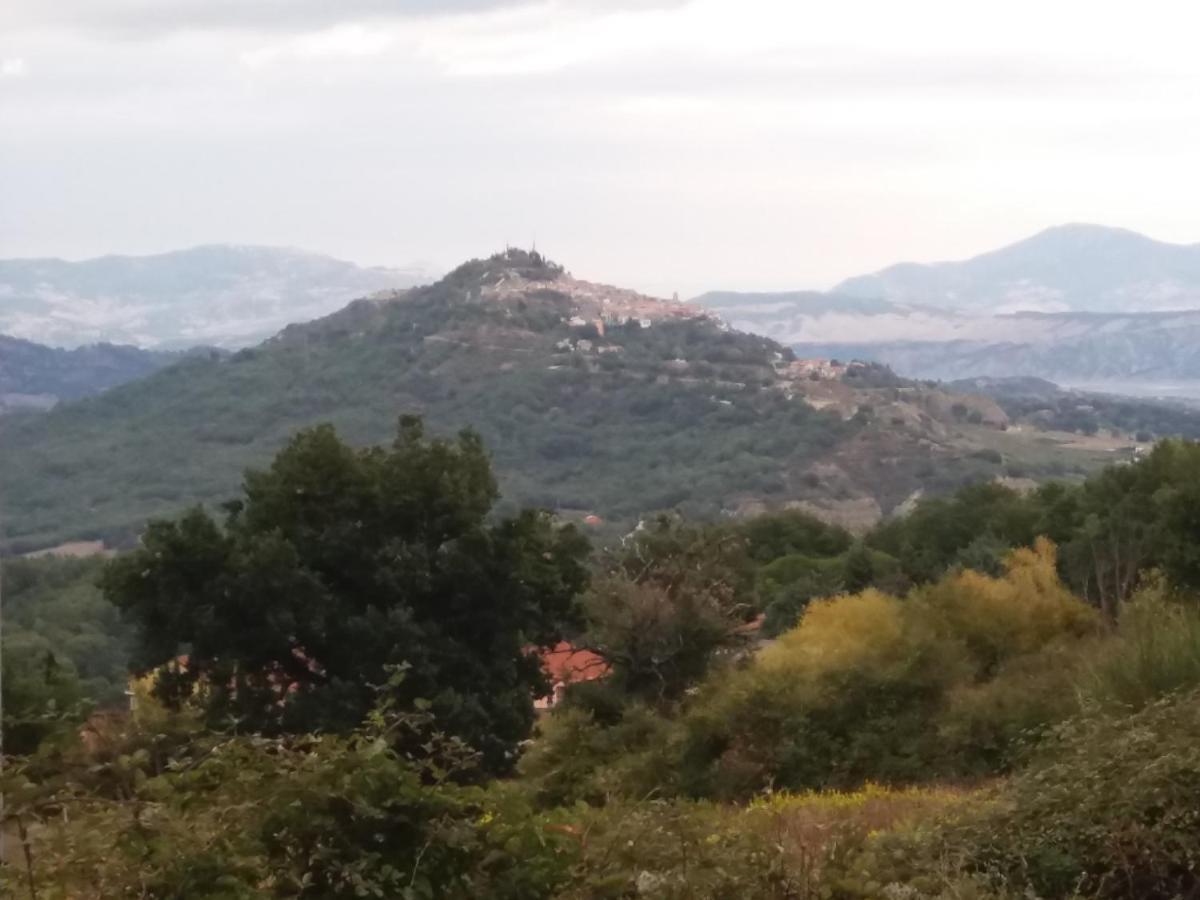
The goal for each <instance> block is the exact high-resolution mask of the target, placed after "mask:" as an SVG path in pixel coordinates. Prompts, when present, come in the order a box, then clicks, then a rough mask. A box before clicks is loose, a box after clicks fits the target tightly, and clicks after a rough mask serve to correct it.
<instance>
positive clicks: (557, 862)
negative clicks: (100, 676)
mask: <svg viewBox="0 0 1200 900" xmlns="http://www.w3.org/2000/svg"><path fill="white" fill-rule="evenodd" d="M145 726H151V727H145ZM432 727H433V726H432V720H431V719H430V717H429V716H428V714H426V713H423V712H406V713H397V712H395V711H393V710H391V709H390V708H388V707H387V706H386V705H385V706H381V707H380V708H379V709H378V710H377V711H376V712H375V713H373V714H372V716H371V718H370V720H369V721H368V723H367V725H365V726H364V727H363V728H362V729H360V730H359V731H357V732H356V733H354V734H353V735H351V736H347V737H340V736H316V735H305V736H297V737H290V738H278V739H274V738H264V737H260V736H245V737H232V736H222V735H213V734H211V733H206V732H203V731H200V730H198V729H197V728H196V727H195V724H189V722H188V720H187V719H185V718H179V717H167V718H166V719H160V720H157V721H150V722H144V723H143V725H141V726H128V727H125V726H122V727H120V728H118V730H117V731H116V732H115V733H112V734H108V735H106V736H105V738H104V742H103V744H104V745H103V746H101V747H96V746H95V745H93V746H92V747H91V748H90V749H86V748H81V747H75V748H73V749H71V750H69V751H67V752H65V753H63V754H60V755H59V756H58V757H57V758H55V759H53V760H50V759H47V758H45V757H41V758H34V759H31V760H29V761H28V762H27V763H26V764H25V765H23V766H22V767H21V768H20V769H19V770H16V771H12V770H10V772H9V773H8V775H7V776H6V778H5V783H4V785H3V787H4V790H5V795H6V801H7V803H6V808H5V818H6V825H7V826H8V827H9V829H10V830H12V831H14V832H17V833H19V835H20V843H21V848H20V856H18V855H17V854H13V855H12V856H11V857H10V862H12V861H15V860H17V859H21V860H22V865H21V866H16V865H10V866H8V867H7V871H5V872H4V885H5V889H4V893H3V896H23V895H24V896H28V897H30V898H31V900H35V898H46V900H54V898H84V900H86V898H96V900H100V898H104V900H109V898H123V897H130V898H133V897H137V898H161V900H167V898H179V900H183V898H189V900H192V898H213V900H216V898H222V900H225V898H270V897H289V898H308V897H311V898H322V900H324V898H342V897H345V898H351V897H389V898H391V897H395V898H404V900H433V898H463V900H466V898H480V897H496V898H510V900H526V898H539V897H549V896H552V895H553V893H554V891H555V890H557V889H558V888H559V887H560V886H561V885H563V884H564V883H565V882H566V879H567V876H568V873H569V866H570V865H571V864H572V863H573V861H574V859H575V856H576V853H577V842H576V841H575V840H574V838H573V837H572V836H571V834H570V833H569V832H563V831H554V830H550V829H547V828H545V827H544V826H545V824H546V823H545V822H543V821H542V820H540V819H538V818H537V817H536V816H535V815H534V814H533V813H532V811H531V809H530V808H529V805H528V804H527V803H526V801H525V800H524V798H523V795H521V794H519V793H517V792H515V791H511V790H506V789H503V788H494V789H492V790H484V789H482V788H479V787H463V786H461V785H458V784H456V783H455V782H454V778H455V777H456V776H458V775H460V774H461V773H462V771H463V769H464V768H468V767H470V766H472V765H474V764H475V762H476V761H477V754H475V753H474V752H473V751H470V750H469V749H467V748H466V747H465V745H463V744H462V743H461V742H459V741H457V740H455V739H449V738H445V737H443V736H442V735H440V734H439V733H437V732H435V731H432V730H431V729H432ZM397 731H403V732H407V733H408V735H407V736H409V737H412V738H415V739H416V740H417V741H418V742H419V743H420V744H421V745H422V747H423V754H422V756H421V757H420V758H410V757H407V756H404V755H401V754H400V753H398V752H397V751H396V749H395V747H397V746H399V745H403V744H409V743H411V741H409V740H404V739H398V736H397V735H396V733H395V732H397ZM14 826H15V827H14Z"/></svg>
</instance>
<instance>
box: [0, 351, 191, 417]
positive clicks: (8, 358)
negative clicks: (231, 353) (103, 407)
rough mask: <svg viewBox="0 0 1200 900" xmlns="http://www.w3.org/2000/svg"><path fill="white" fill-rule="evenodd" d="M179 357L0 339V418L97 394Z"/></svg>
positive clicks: (173, 354)
mask: <svg viewBox="0 0 1200 900" xmlns="http://www.w3.org/2000/svg"><path fill="white" fill-rule="evenodd" d="M180 356H181V354H178V353H156V352H152V351H149V350H142V349H139V348H137V347H127V346H118V345H115V344H93V345H91V346H87V347H77V348H75V349H74V350H59V349H57V348H54V347H43V346H41V345H40V344H34V343H32V342H30V341H22V340H19V339H17V338H11V337H7V336H5V335H0V414H3V413H6V412H12V411H13V410H17V409H48V408H50V407H51V406H53V405H54V404H56V403H58V402H59V401H61V400H76V399H78V398H80V397H87V396H90V395H91V394H97V393H100V392H101V391H105V390H108V389H109V388H112V387H115V386H117V385H118V384H124V383H125V382H127V381H133V380H134V379H137V378H142V377H144V376H146V375H149V374H150V373H151V372H155V371H157V370H159V369H161V368H163V367H164V366H167V365H170V364H171V363H173V362H176V361H178V360H179V358H180Z"/></svg>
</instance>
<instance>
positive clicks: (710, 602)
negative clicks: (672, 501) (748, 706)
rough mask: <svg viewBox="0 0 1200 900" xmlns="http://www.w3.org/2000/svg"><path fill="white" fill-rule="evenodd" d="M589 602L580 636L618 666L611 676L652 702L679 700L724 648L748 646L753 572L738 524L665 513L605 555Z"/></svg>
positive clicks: (631, 693) (619, 687) (625, 690)
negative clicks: (604, 568) (690, 522)
mask: <svg viewBox="0 0 1200 900" xmlns="http://www.w3.org/2000/svg"><path fill="white" fill-rule="evenodd" d="M608 568H609V571H608V572H607V573H606V575H605V577H603V578H600V579H597V581H596V583H595V585H593V588H592V590H591V591H590V592H589V594H588V597H587V600H586V603H585V605H586V611H587V619H588V629H587V632H586V634H585V636H584V642H585V643H586V645H587V646H588V648H589V649H591V650H593V651H594V652H596V653H597V654H599V655H600V656H602V657H603V658H604V659H605V661H606V662H608V664H609V665H610V666H611V668H612V675H611V677H610V678H609V679H608V681H609V683H610V684H611V685H613V686H614V687H615V688H616V689H617V690H619V691H621V692H622V693H624V694H626V695H628V696H630V697H636V698H639V699H642V700H646V701H649V702H652V703H655V704H666V703H671V702H673V701H676V700H678V699H679V698H680V697H681V696H682V695H683V693H684V691H685V690H687V688H689V687H690V686H692V685H694V684H696V683H697V682H698V681H700V680H701V679H702V678H703V677H704V675H705V673H706V672H707V671H708V668H709V665H710V664H711V662H712V660H713V658H714V656H715V655H716V654H717V653H718V651H720V650H722V649H727V648H733V647H737V646H739V645H742V644H744V643H745V633H744V631H745V630H744V629H743V628H742V627H741V626H743V625H744V624H745V622H746V619H747V617H748V615H749V614H750V613H751V612H752V610H753V604H752V603H751V602H750V601H752V600H753V595H754V577H753V568H752V566H751V563H750V559H749V557H748V556H747V555H746V540H745V538H744V537H743V536H741V535H740V534H738V533H737V532H736V531H732V530H729V529H721V528H715V527H709V528H689V527H685V526H682V525H680V524H679V523H678V522H676V521H674V520H672V519H671V518H669V517H666V516H663V517H660V518H658V519H657V520H656V521H654V522H653V523H651V524H650V525H649V526H648V527H641V528H639V530H638V531H637V532H635V534H634V535H633V536H632V537H631V538H629V539H628V540H627V541H626V543H625V546H624V548H623V549H622V552H620V553H619V554H617V555H616V557H615V558H614V559H612V560H610V561H609V567H608Z"/></svg>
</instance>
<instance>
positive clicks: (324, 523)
mask: <svg viewBox="0 0 1200 900" xmlns="http://www.w3.org/2000/svg"><path fill="white" fill-rule="evenodd" d="M496 499H497V491H496V484H495V480H494V479H493V476H492V471H491V466H490V464H489V462H488V458H487V455H486V453H485V450H484V448H483V446H482V444H481V442H480V440H479V438H478V437H477V436H475V435H474V434H473V433H470V432H464V433H462V434H461V435H459V436H458V438H457V439H456V440H454V441H448V440H442V439H429V438H427V437H426V436H425V434H424V431H423V428H422V425H421V422H420V420H418V419H415V418H404V419H402V420H401V423H400V427H399V431H398V435H397V438H396V440H395V443H394V444H393V445H392V446H391V447H390V448H383V447H371V448H368V449H362V450H360V449H354V448H352V447H350V446H348V445H347V444H345V443H344V442H343V441H342V440H341V439H340V438H339V437H338V435H337V434H336V432H335V431H334V429H333V428H332V427H330V426H320V427H317V428H313V429H311V430H307V431H303V432H301V433H300V434H299V435H297V436H296V437H295V438H294V439H293V440H292V441H291V443H290V444H289V445H288V446H287V447H286V448H285V449H283V450H282V451H281V452H280V453H279V455H278V456H277V457H276V458H275V460H274V462H273V463H272V465H271V467H270V468H269V469H268V470H266V471H261V472H250V473H248V474H247V476H246V480H245V485H244V497H243V499H241V500H238V501H236V502H234V503H230V504H228V505H227V507H226V516H225V520H224V522H223V523H220V522H218V521H217V520H215V519H214V518H213V517H212V516H211V515H210V514H209V513H208V512H206V511H204V510H203V509H193V510H192V511H190V512H188V513H186V514H185V515H183V516H182V517H181V518H179V519H177V520H174V521H156V522H152V523H151V524H150V525H149V526H148V528H147V530H146V532H145V534H144V535H143V538H142V545H141V547H140V548H139V549H137V550H135V551H133V552H130V553H128V554H126V555H124V556H122V557H120V558H118V559H116V560H114V561H113V562H112V563H111V564H110V565H109V566H108V568H107V570H106V571H105V573H104V575H103V577H102V579H101V586H102V588H103V590H104V592H105V594H106V595H107V596H108V597H109V598H110V599H111V600H112V601H113V602H114V603H115V604H116V605H117V606H118V607H120V609H121V610H122V611H123V612H124V614H125V615H126V616H127V617H128V618H129V619H130V620H131V621H132V622H133V623H134V624H135V626H136V629H137V646H136V656H135V667H136V668H137V670H139V671H150V670H154V669H159V670H160V674H159V677H158V681H157V684H158V691H159V693H160V695H161V696H162V697H163V699H165V700H167V701H169V702H173V703H180V702H183V701H185V700H187V699H189V698H195V697H199V698H201V699H202V700H203V702H204V703H205V705H206V707H207V710H208V713H209V715H210V716H211V717H213V718H214V719H216V720H225V721H229V720H231V719H232V720H234V721H237V722H239V723H242V724H241V726H240V727H250V728H254V729H257V730H261V731H264V732H267V733H271V732H286V731H307V730H313V729H320V730H331V731H348V730H350V729H352V728H354V727H355V726H356V725H358V724H359V723H360V722H361V720H362V718H363V715H364V714H365V713H366V712H367V711H368V709H369V708H370V707H371V704H372V703H373V702H374V700H375V699H376V695H375V693H374V691H373V686H378V685H380V684H383V683H384V682H385V680H386V679H387V674H388V672H389V668H390V667H392V666H396V665H406V666H408V667H409V668H408V675H407V677H406V678H405V679H403V681H402V682H400V683H399V685H398V686H397V687H396V690H397V691H399V692H400V693H401V694H402V696H400V697H397V698H396V699H397V700H398V701H400V702H411V701H414V700H417V699H423V700H426V701H428V702H429V703H430V704H431V706H430V709H431V712H432V713H433V714H434V716H435V718H436V721H437V722H438V725H439V727H440V728H442V729H444V730H445V731H446V732H448V733H450V734H453V735H456V736H459V737H461V738H463V739H464V740H465V741H467V742H468V743H469V744H471V745H472V746H473V747H475V748H476V749H477V750H479V751H480V753H481V754H482V759H483V763H484V766H485V768H486V769H488V770H490V771H503V770H504V769H506V768H507V767H508V766H509V764H510V763H511V761H512V758H513V753H514V750H515V747H516V744H517V742H519V741H520V740H522V739H523V738H524V737H526V736H527V734H528V733H529V730H530V728H531V725H532V721H533V711H532V705H531V700H532V697H533V696H534V695H535V694H536V693H537V692H538V691H539V690H541V689H542V688H543V687H544V683H543V682H544V676H543V674H542V672H541V668H540V664H539V661H538V659H537V657H536V655H535V654H533V653H531V652H530V648H532V647H539V646H549V645H552V644H554V643H555V642H556V641H558V640H559V639H560V638H561V637H562V635H563V633H564V630H565V629H568V628H570V627H572V626H573V625H574V624H575V623H576V621H577V615H578V613H577V604H576V597H577V595H578V594H579V592H580V591H581V590H582V589H583V588H584V586H585V584H586V580H587V573H586V569H585V567H584V561H585V558H586V555H587V552H588V546H587V542H586V541H585V540H584V539H583V537H582V536H581V535H579V534H578V532H576V531H575V530H574V529H573V528H570V527H566V528H563V527H558V526H556V525H555V524H554V523H553V522H552V521H551V520H550V518H549V517H548V516H547V515H545V514H544V513H540V512H534V511H525V512H521V513H520V514H518V515H516V516H515V517H513V518H509V519H502V520H495V519H492V518H491V517H490V516H489V511H490V510H491V508H492V506H493V504H494V503H495V501H496ZM183 657H186V664H183V663H182V661H181V660H182V658H183Z"/></svg>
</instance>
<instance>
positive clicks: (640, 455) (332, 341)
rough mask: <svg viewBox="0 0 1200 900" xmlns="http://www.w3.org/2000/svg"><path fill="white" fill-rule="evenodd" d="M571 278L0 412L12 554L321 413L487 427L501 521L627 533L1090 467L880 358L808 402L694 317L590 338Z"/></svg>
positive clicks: (761, 351)
mask: <svg viewBox="0 0 1200 900" xmlns="http://www.w3.org/2000/svg"><path fill="white" fill-rule="evenodd" d="M518 277H520V278H523V279H527V280H528V284H529V285H532V286H531V287H529V288H528V289H527V290H525V291H524V293H522V294H520V295H519V296H513V297H506V298H504V299H497V298H496V297H490V296H489V297H482V296H481V291H482V290H483V289H484V288H491V287H493V286H495V285H496V284H498V283H500V282H502V280H503V279H506V278H507V279H512V278H518ZM561 277H562V273H561V270H560V269H559V268H558V267H557V266H554V265H552V264H550V263H547V262H546V261H545V260H543V259H542V258H541V257H538V256H536V255H535V254H522V253H520V252H516V251H514V252H511V253H509V254H506V255H501V256H498V257H493V258H491V259H486V260H476V261H473V262H470V263H467V264H465V265H463V266H461V267H460V268H458V269H456V270H455V271H454V272H452V273H451V274H450V275H448V276H447V277H446V278H445V279H443V280H442V281H440V282H438V283H436V284H434V285H430V286H428V287H424V288H418V289H414V290H412V291H408V292H406V293H404V294H403V295H401V296H398V297H395V298H392V299H390V300H380V301H372V300H362V301H358V302H356V303H354V304H352V305H350V306H349V307H347V308H346V309H345V310H343V311H342V312H340V313H337V314H335V315H333V316H330V317H328V318H326V319H323V320H318V321H316V322H312V323H309V324H306V325H303V326H294V327H291V328H289V329H287V330H285V331H284V332H283V333H282V334H281V335H280V336H279V337H277V338H275V339H273V340H271V341H268V342H266V343H264V344H262V345H260V346H258V347H255V348H251V349H247V350H244V351H241V352H239V353H236V354H233V355H232V356H228V355H219V354H207V355H205V354H199V355H196V356H193V357H191V358H189V359H186V360H183V361H182V362H180V363H179V364H177V365H174V366H171V367H170V368H168V369H166V370H163V371H160V372H158V373H156V374H154V375H152V376H150V377H148V378H146V379H144V380H141V381H138V382H135V383H132V384H127V385H123V386H121V387H119V388H115V389H113V390H110V391H108V392H106V393H105V394H103V395H101V396H99V397H92V398H88V399H85V400H82V401H80V402H76V403H71V404H66V405H63V406H61V407H60V408H57V409H55V410H53V411H52V412H50V413H46V414H37V415H34V414H24V415H12V416H6V417H4V418H3V419H0V454H2V455H3V458H4V461H5V465H4V467H3V468H2V469H0V491H2V492H3V495H4V498H5V512H6V514H5V517H4V520H3V523H2V525H3V529H4V534H3V537H4V538H5V540H6V542H7V549H8V550H9V551H16V552H22V551H24V550H30V549H37V548H42V547H47V546H53V545H55V544H57V543H59V542H62V541H65V540H72V539H77V538H88V539H95V538H102V539H104V540H106V541H107V542H108V543H109V544H110V545H113V546H129V545H130V544H131V543H132V542H133V540H134V538H135V537H136V535H137V534H138V533H139V532H140V530H141V528H142V526H143V525H144V523H145V521H146V520H147V519H149V518H152V517H154V516H162V515H168V514H171V513H173V512H174V511H175V510H177V509H179V508H180V507H182V506H186V505H188V504H189V503H193V502H199V501H203V502H208V503H220V502H223V501H225V500H227V499H229V498H232V497H233V496H235V495H236V494H237V491H238V487H239V480H240V476H241V472H242V471H243V470H244V469H245V468H247V467H250V466H263V465H266V464H267V462H268V461H269V460H270V458H271V457H272V455H273V454H274V453H275V452H277V451H278V450H279V449H280V448H281V447H282V446H284V444H285V443H286V442H287V440H288V439H289V437H290V436H291V435H292V434H293V433H294V432H295V431H297V430H298V429H300V428H303V427H309V426H312V425H315V424H317V423H319V422H330V423H332V424H334V425H335V426H336V427H337V428H338V431H339V432H340V433H341V434H342V435H344V436H345V438H346V439H347V440H348V441H350V442H351V443H352V444H354V445H356V446H365V445H367V444H370V443H374V442H379V441H383V440H386V439H387V438H388V436H389V429H390V423H392V422H394V421H396V419H397V418H398V417H399V416H401V415H405V414H419V415H421V416H423V417H424V418H425V420H426V421H427V422H428V423H429V424H430V426H431V427H432V428H435V429H436V430H438V431H439V432H443V433H452V432H454V431H457V430H459V429H461V428H464V427H471V428H474V429H475V430H477V431H478V433H479V434H480V435H481V436H482V438H483V439H484V441H485V443H486V445H487V447H488V449H489V452H490V454H491V456H492V459H493V461H494V464H495V468H496V472H497V477H498V481H499V483H500V486H501V488H502V493H503V495H504V497H505V502H506V503H507V504H508V507H507V510H508V511H511V510H512V509H515V508H516V507H518V506H521V505H530V506H537V507H542V508H547V509H553V510H557V511H568V512H573V513H575V514H577V515H578V516H579V517H580V518H582V517H583V516H584V515H586V514H589V513H594V514H597V515H599V516H601V517H602V518H604V519H606V520H610V521H613V522H615V523H618V524H619V525H620V526H621V527H622V528H626V527H632V526H633V525H634V524H636V522H637V520H638V518H639V517H641V516H643V515H646V514H650V513H653V512H655V511H660V510H673V511H675V512H677V513H680V514H682V515H684V516H685V517H687V518H689V519H700V518H703V519H717V518H719V517H721V516H722V515H724V514H727V513H730V512H738V511H742V510H744V509H747V508H751V509H753V508H758V507H760V506H764V505H765V506H767V507H770V508H780V507H782V506H784V505H786V504H787V503H790V502H798V503H804V502H815V503H816V504H817V505H818V507H822V508H823V505H824V506H828V505H830V504H837V503H842V502H847V501H862V502H864V503H865V504H866V505H867V506H868V507H873V508H874V510H875V513H874V515H878V510H880V509H882V511H884V512H887V511H889V510H891V509H892V508H894V507H895V506H897V505H899V504H900V503H902V502H904V501H905V500H906V499H907V498H908V497H909V496H910V495H911V494H913V492H914V491H917V490H918V489H923V490H925V491H927V492H930V493H942V492H945V491H949V490H953V489H954V488H956V487H958V486H960V485H962V484H964V483H968V482H970V481H974V480H978V479H985V478H990V477H993V476H995V475H997V474H1002V473H1004V472H1006V471H1012V472H1015V471H1020V472H1021V473H1022V474H1025V475H1029V476H1031V477H1044V476H1047V475H1065V474H1071V475H1076V474H1081V472H1082V470H1081V469H1080V466H1081V465H1083V464H1084V463H1085V462H1086V463H1088V464H1089V465H1094V464H1095V463H1096V460H1094V459H1090V458H1088V457H1086V455H1085V454H1081V453H1080V452H1079V451H1055V452H1050V451H1047V450H1046V449H1045V448H1041V447H1036V446H1032V445H1031V447H1030V448H1027V449H1030V450H1031V451H1032V453H1029V454H1026V455H1027V456H1030V458H1029V459H1022V458H1019V457H1020V455H1021V454H1020V453H1017V455H1016V457H1014V458H1010V457H1013V452H1014V451H1012V450H1011V448H1006V449H1005V451H1004V453H1003V454H1002V453H1001V452H1000V451H998V450H995V449H994V448H986V447H985V448H983V449H982V452H979V451H980V450H981V448H980V446H979V445H978V444H971V442H970V440H968V439H965V438H962V439H960V437H957V436H955V434H954V433H951V432H952V431H953V429H951V430H947V429H945V428H942V427H940V426H939V425H938V423H937V421H936V420H937V418H938V416H939V415H942V413H945V416H949V412H948V411H945V410H943V411H942V412H939V408H940V406H946V405H948V404H945V403H940V402H939V401H940V400H944V399H945V397H944V396H943V395H941V394H940V392H938V391H936V390H933V389H926V388H916V387H912V388H911V389H907V388H905V387H904V385H905V383H904V382H902V381H901V380H899V379H897V378H896V377H895V376H894V375H891V373H888V372H886V371H885V370H881V369H861V370H858V369H856V370H853V371H852V372H851V373H849V374H848V376H847V383H846V384H845V385H844V386H843V387H844V388H845V390H844V392H843V393H844V394H845V397H843V399H842V400H841V401H840V403H842V404H845V405H846V408H839V406H838V404H836V403H835V405H834V407H833V408H829V409H818V408H816V407H815V406H814V405H812V404H809V403H807V402H804V400H803V399H800V398H798V397H792V396H790V394H791V391H790V388H789V387H788V385H787V383H786V381H785V380H784V379H782V377H781V375H780V374H779V372H777V371H776V369H777V368H778V367H780V366H783V365H786V363H787V361H788V360H789V358H790V354H791V351H789V350H787V349H786V348H783V347H781V346H779V345H777V344H774V343H773V342H771V341H769V340H766V339H763V338H758V337H754V336H751V335H747V334H740V333H737V332H733V331H728V330H725V329H723V328H722V327H720V325H719V324H718V323H716V322H714V321H712V320H710V319H706V318H702V317H692V318H687V317H666V318H661V319H658V320H656V321H654V323H653V325H652V327H649V328H643V327H641V325H640V323H639V321H638V320H631V321H626V322H623V323H615V322H610V323H609V324H608V326H607V327H606V329H605V335H604V337H603V340H601V339H600V337H599V333H598V329H597V328H596V326H595V324H594V323H590V324H586V325H585V326H584V327H579V326H578V325H576V326H572V325H571V324H570V321H571V319H572V318H573V317H574V310H575V307H576V302H577V301H576V300H575V299H573V298H572V297H571V296H568V295H567V294H565V293H563V291H561V290H559V289H558V287H561V286H562V284H561V283H560V281H559V280H558V279H560V278H561ZM556 286H558V287H556ZM580 341H587V342H589V343H591V344H593V345H594V346H592V347H591V349H589V350H581V349H579V348H580V346H582V344H581V343H580ZM601 344H602V345H603V349H604V350H606V351H609V352H600V349H601V347H600V345H601ZM851 376H853V377H851ZM855 392H858V393H857V394H856V393H855ZM925 395H929V396H925ZM855 397H857V398H858V399H857V400H855V399H854V398H855ZM898 403H902V404H905V405H906V406H905V408H906V412H905V413H904V414H901V413H900V412H899V411H897V410H896V409H895V407H896V405H897V404H898ZM945 416H944V417H945ZM969 419H970V413H969V412H968V413H967V415H966V417H965V418H964V420H963V421H964V422H965V421H968V420H969ZM948 421H950V424H951V425H954V424H955V420H954V419H953V417H950V418H949V420H948ZM876 504H877V505H876ZM870 516H871V513H868V519H867V521H868V522H869V521H870Z"/></svg>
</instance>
